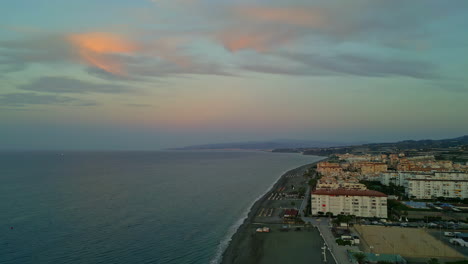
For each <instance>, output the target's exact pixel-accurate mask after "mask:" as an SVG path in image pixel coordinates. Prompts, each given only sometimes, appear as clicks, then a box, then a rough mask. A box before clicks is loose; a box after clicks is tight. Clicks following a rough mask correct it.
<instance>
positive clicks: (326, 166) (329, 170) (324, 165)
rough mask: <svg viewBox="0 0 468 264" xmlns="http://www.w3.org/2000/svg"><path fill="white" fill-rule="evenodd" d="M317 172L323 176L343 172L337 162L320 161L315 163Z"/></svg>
mask: <svg viewBox="0 0 468 264" xmlns="http://www.w3.org/2000/svg"><path fill="white" fill-rule="evenodd" d="M317 172H318V173H320V174H321V175H325V176H327V175H336V174H340V173H343V168H341V166H340V164H339V163H331V162H320V163H317Z"/></svg>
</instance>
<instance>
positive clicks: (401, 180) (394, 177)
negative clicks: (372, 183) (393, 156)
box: [379, 171, 434, 188]
mask: <svg viewBox="0 0 468 264" xmlns="http://www.w3.org/2000/svg"><path fill="white" fill-rule="evenodd" d="M416 175H428V176H430V175H434V174H433V173H423V172H414V171H392V172H382V173H380V177H379V180H380V183H381V184H383V185H386V186H389V185H390V183H393V184H395V185H397V186H403V187H405V188H406V187H408V179H410V178H413V177H415V176H416Z"/></svg>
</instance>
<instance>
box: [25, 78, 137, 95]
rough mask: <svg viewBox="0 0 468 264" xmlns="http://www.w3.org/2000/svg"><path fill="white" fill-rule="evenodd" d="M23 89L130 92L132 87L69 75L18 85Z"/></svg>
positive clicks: (66, 91)
mask: <svg viewBox="0 0 468 264" xmlns="http://www.w3.org/2000/svg"><path fill="white" fill-rule="evenodd" d="M18 88H19V89H21V90H27V91H35V92H47V93H75V94H80V93H128V92H133V91H134V90H133V89H131V88H130V87H127V86H123V85H116V84H97V83H91V82H85V81H80V80H77V79H72V78H69V77H41V78H39V79H36V80H34V81H33V82H31V83H29V84H25V85H21V86H19V87H18Z"/></svg>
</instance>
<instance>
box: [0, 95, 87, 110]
mask: <svg viewBox="0 0 468 264" xmlns="http://www.w3.org/2000/svg"><path fill="white" fill-rule="evenodd" d="M64 104H67V105H76V106H87V105H90V104H92V105H95V103H94V102H90V101H85V100H81V99H76V98H72V97H67V96H59V95H42V94H37V93H10V94H0V105H2V106H15V107H22V106H27V105H64Z"/></svg>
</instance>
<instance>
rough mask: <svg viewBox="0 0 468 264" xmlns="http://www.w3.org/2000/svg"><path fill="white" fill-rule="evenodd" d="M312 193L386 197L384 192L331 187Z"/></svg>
mask: <svg viewBox="0 0 468 264" xmlns="http://www.w3.org/2000/svg"><path fill="white" fill-rule="evenodd" d="M312 194H313V195H314V194H315V195H350V196H376V197H387V195H386V194H384V193H381V192H378V191H373V190H347V189H333V190H315V191H313V192H312Z"/></svg>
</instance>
